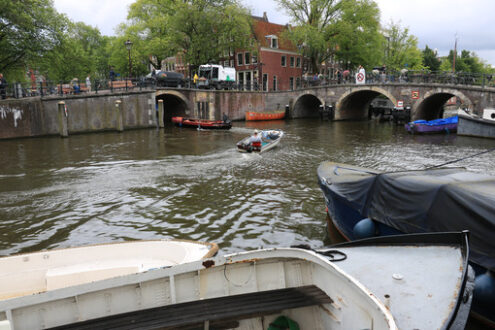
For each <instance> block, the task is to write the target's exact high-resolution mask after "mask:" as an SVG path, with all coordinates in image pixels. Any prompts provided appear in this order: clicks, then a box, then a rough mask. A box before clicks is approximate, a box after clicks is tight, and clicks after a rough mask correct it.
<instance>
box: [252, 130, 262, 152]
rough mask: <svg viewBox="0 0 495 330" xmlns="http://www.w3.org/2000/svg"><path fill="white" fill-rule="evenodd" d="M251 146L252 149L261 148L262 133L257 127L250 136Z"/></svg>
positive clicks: (257, 149) (258, 149)
mask: <svg viewBox="0 0 495 330" xmlns="http://www.w3.org/2000/svg"><path fill="white" fill-rule="evenodd" d="M249 147H250V149H251V151H253V150H255V151H260V150H261V134H259V131H258V130H257V129H255V130H254V132H253V135H252V136H251V137H250V138H249Z"/></svg>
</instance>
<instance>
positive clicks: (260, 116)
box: [246, 111, 285, 121]
mask: <svg viewBox="0 0 495 330" xmlns="http://www.w3.org/2000/svg"><path fill="white" fill-rule="evenodd" d="M284 117H285V111H273V112H255V111H247V112H246V121H250V120H277V119H283V118H284Z"/></svg>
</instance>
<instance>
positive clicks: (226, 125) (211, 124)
mask: <svg viewBox="0 0 495 330" xmlns="http://www.w3.org/2000/svg"><path fill="white" fill-rule="evenodd" d="M172 122H173V123H174V124H175V125H177V126H179V127H190V128H202V129H231V128H232V122H231V121H230V120H227V121H223V120H208V119H196V118H184V117H172Z"/></svg>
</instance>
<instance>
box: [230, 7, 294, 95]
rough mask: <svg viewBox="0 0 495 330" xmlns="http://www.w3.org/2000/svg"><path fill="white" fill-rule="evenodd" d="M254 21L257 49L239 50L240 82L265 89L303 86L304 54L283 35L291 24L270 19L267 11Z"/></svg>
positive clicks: (235, 62)
mask: <svg viewBox="0 0 495 330" xmlns="http://www.w3.org/2000/svg"><path fill="white" fill-rule="evenodd" d="M253 20H254V26H253V34H254V39H255V41H256V43H255V48H256V51H255V52H254V53H252V52H250V51H247V50H244V51H243V50H238V51H236V52H235V54H234V64H235V69H236V72H237V77H236V78H237V82H238V83H239V84H241V85H243V86H245V88H246V89H253V88H259V89H261V90H263V91H286V90H292V89H295V88H296V87H298V86H300V84H301V77H302V56H301V55H300V54H299V53H298V51H297V47H295V46H294V45H293V44H292V43H291V42H290V41H288V40H287V39H285V38H284V37H283V33H284V32H285V31H287V29H288V26H287V25H280V24H274V23H270V22H268V18H267V16H266V13H264V14H263V17H253ZM229 62H232V61H229Z"/></svg>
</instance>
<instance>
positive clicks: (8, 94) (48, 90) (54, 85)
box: [0, 78, 156, 99]
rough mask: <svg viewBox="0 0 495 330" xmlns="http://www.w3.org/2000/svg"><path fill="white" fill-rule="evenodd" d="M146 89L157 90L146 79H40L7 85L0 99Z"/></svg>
mask: <svg viewBox="0 0 495 330" xmlns="http://www.w3.org/2000/svg"><path fill="white" fill-rule="evenodd" d="M146 88H152V89H154V88H156V84H155V82H154V81H152V80H149V79H146V78H123V79H115V80H109V79H90V81H89V84H87V83H86V80H85V79H84V80H79V79H73V80H71V81H51V80H45V79H40V80H37V81H31V82H13V83H7V86H6V87H5V88H3V89H0V98H2V99H3V98H25V97H33V96H42V97H46V96H68V95H90V94H98V93H114V92H121V91H128V90H142V89H146Z"/></svg>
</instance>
